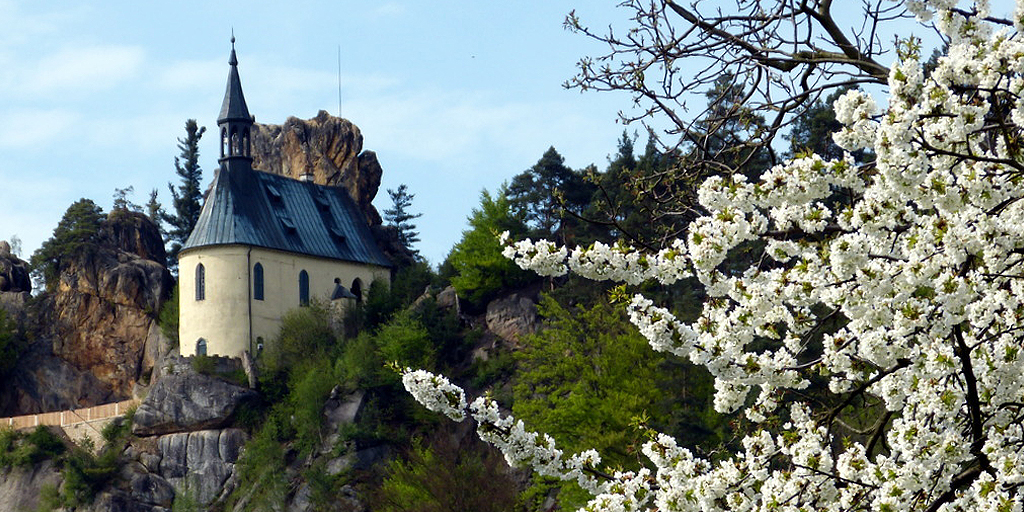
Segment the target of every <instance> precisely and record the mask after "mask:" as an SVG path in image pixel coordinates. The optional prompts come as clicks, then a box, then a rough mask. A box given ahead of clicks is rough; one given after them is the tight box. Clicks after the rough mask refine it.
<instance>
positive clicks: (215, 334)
mask: <svg viewBox="0 0 1024 512" xmlns="http://www.w3.org/2000/svg"><path fill="white" fill-rule="evenodd" d="M200 263H202V264H203V265H204V267H205V271H206V298H205V300H202V301H196V300H195V267H196V265H198V264H200ZM257 263H259V264H261V265H262V266H263V297H264V298H263V300H255V299H254V290H253V284H254V283H253V279H252V275H253V274H252V269H253V268H254V267H255V266H256V264H257ZM247 265H248V269H247V268H246V266H247ZM178 269H179V270H178V272H179V276H180V277H179V286H180V290H179V297H180V299H181V305H180V307H179V311H180V314H181V319H180V321H179V339H180V352H181V354H182V355H184V356H190V355H195V351H196V342H197V340H198V339H199V338H203V339H205V340H206V342H207V354H209V355H226V356H239V355H241V353H242V351H243V350H250V351H252V352H254V353H255V351H256V350H255V349H256V344H257V341H258V339H260V338H262V339H263V341H264V343H268V342H271V341H272V340H273V339H274V338H275V337H276V336H277V333H278V330H279V329H280V326H281V316H282V315H283V314H284V313H286V312H288V311H290V310H292V309H295V308H298V307H300V304H299V273H300V272H301V271H303V270H305V271H306V272H307V273H308V275H309V292H310V298H311V299H312V300H320V301H323V302H327V301H329V300H330V297H331V294H332V293H333V292H334V287H335V279H338V280H339V281H340V282H341V284H342V286H344V287H345V288H349V289H351V287H352V283H353V282H354V281H355V280H356V279H358V280H359V281H360V282H361V284H362V293H363V296H364V297H365V294H366V292H367V291H368V290H369V288H370V284H371V283H372V282H373V281H374V280H384V281H385V282H389V280H390V270H389V269H387V268H384V267H377V266H371V265H364V264H359V263H351V262H343V261H338V260H331V259H326V258H316V257H311V256H304V255H298V254H294V253H288V252H283V251H274V250H270V249H262V248H257V247H253V248H250V247H248V246H241V245H230V246H215V247H202V248H198V249H194V250H192V251H189V252H188V253H186V254H185V255H183V256H182V257H181V258H180V260H179V265H178ZM250 300H251V305H252V309H251V311H252V323H251V326H252V334H251V336H250V332H249V328H250V322H249V312H250V310H249V304H250ZM250 340H251V344H250Z"/></svg>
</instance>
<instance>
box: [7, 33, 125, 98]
mask: <svg viewBox="0 0 1024 512" xmlns="http://www.w3.org/2000/svg"><path fill="white" fill-rule="evenodd" d="M144 57H145V52H144V51H143V49H142V48H141V47H138V46H119V45H97V46H84V47H76V48H65V49H62V50H59V51H57V52H54V53H50V54H48V55H45V56H43V57H42V58H41V59H39V60H38V61H37V62H36V63H35V64H34V65H32V66H28V67H26V68H24V71H23V72H22V75H21V76H20V77H18V78H17V82H16V83H15V84H13V85H14V86H15V88H16V89H17V90H19V91H20V92H22V93H24V94H29V95H46V94H55V93H59V94H69V93H70V94H73V93H75V92H77V91H87V92H91V91H97V90H104V89H109V88H111V87H114V86H116V85H119V84H121V83H122V82H124V81H126V80H128V79H131V78H134V77H135V76H137V75H138V72H139V70H140V68H141V66H142V63H143V60H144Z"/></svg>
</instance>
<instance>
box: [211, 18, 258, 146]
mask: <svg viewBox="0 0 1024 512" xmlns="http://www.w3.org/2000/svg"><path fill="white" fill-rule="evenodd" d="M228 64H230V65H231V69H230V70H228V85H227V90H226V91H225V92H224V103H223V104H222V105H221V107H220V116H219V118H218V119H217V125H218V126H219V127H220V140H221V143H220V159H221V161H223V160H226V159H231V158H244V159H246V160H249V161H250V162H251V161H252V153H251V139H250V134H251V131H252V124H253V122H254V121H255V118H254V117H253V116H252V115H250V114H249V107H247V106H246V105H245V96H244V95H243V94H242V80H241V79H240V78H239V77H238V57H236V56H235V36H234V34H232V35H231V57H230V58H229V59H228Z"/></svg>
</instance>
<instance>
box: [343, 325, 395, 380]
mask: <svg viewBox="0 0 1024 512" xmlns="http://www.w3.org/2000/svg"><path fill="white" fill-rule="evenodd" d="M383 369H384V359H383V358H382V357H381V355H380V352H378V351H377V340H376V339H375V338H374V336H373V335H372V334H370V333H367V332H363V333H360V334H359V335H358V336H356V337H355V338H351V339H349V340H347V341H346V342H345V346H344V348H343V349H342V352H341V356H339V357H338V361H337V364H336V371H337V373H338V375H339V377H340V379H341V380H343V381H344V382H346V383H348V385H349V387H350V388H351V389H367V388H372V387H376V386H379V385H381V384H383V379H382V375H383V373H382V372H383ZM388 377H390V376H388Z"/></svg>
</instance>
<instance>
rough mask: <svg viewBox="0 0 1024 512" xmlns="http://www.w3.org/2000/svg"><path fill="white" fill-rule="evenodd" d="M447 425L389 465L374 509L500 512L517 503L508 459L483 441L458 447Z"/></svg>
mask: <svg viewBox="0 0 1024 512" xmlns="http://www.w3.org/2000/svg"><path fill="white" fill-rule="evenodd" d="M454 437H455V436H453V435H452V432H451V431H450V430H449V429H443V430H441V431H440V432H438V433H437V434H435V435H434V436H433V437H432V438H431V439H430V441H429V442H428V443H423V442H422V441H417V442H415V443H414V444H413V447H412V449H411V450H409V453H408V454H407V455H406V457H403V458H396V459H394V460H392V461H391V462H390V463H388V465H387V468H386V470H385V471H386V473H387V476H386V477H385V479H384V483H383V485H382V486H381V489H380V496H379V503H378V508H377V509H376V510H380V511H383V512H448V511H451V510H472V511H474V512H491V511H493V512H499V511H507V510H511V509H512V508H513V506H514V505H515V498H516V492H515V489H516V487H517V486H516V484H515V482H514V481H513V479H512V478H511V475H510V474H509V470H508V466H507V465H506V464H505V462H504V459H502V457H501V455H499V454H498V453H497V452H496V451H495V450H494V449H493V448H490V447H488V446H485V445H484V444H483V443H482V442H480V441H476V440H473V442H471V443H469V444H467V445H464V446H460V444H459V443H458V442H456V441H455V439H454Z"/></svg>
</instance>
